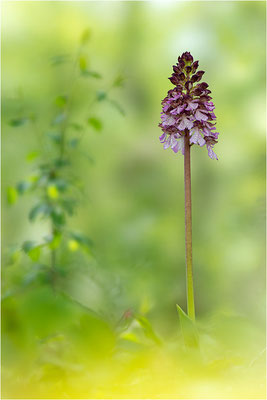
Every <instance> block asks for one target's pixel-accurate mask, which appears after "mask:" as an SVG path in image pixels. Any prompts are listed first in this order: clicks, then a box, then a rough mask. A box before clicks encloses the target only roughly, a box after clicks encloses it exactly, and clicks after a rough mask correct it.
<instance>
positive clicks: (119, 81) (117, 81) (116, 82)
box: [112, 75, 125, 87]
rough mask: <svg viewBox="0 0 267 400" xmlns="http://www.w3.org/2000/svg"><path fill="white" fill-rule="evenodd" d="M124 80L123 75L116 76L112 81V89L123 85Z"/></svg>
mask: <svg viewBox="0 0 267 400" xmlns="http://www.w3.org/2000/svg"><path fill="white" fill-rule="evenodd" d="M124 82H125V78H124V76H123V75H118V76H117V78H116V79H115V80H114V82H113V84H112V86H113V87H122V86H123V85H124Z"/></svg>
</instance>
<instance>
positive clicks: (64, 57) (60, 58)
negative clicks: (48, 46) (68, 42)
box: [51, 54, 70, 66]
mask: <svg viewBox="0 0 267 400" xmlns="http://www.w3.org/2000/svg"><path fill="white" fill-rule="evenodd" d="M69 59H70V56H69V54H59V55H56V56H53V57H51V64H52V65H53V66H58V65H61V64H64V63H65V62H67V61H69Z"/></svg>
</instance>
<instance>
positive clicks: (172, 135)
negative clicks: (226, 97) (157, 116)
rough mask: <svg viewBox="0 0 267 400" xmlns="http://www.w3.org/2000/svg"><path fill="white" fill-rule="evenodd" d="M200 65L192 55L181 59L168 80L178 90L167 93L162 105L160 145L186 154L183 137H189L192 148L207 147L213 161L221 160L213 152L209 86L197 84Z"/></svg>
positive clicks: (212, 112) (215, 134)
mask: <svg viewBox="0 0 267 400" xmlns="http://www.w3.org/2000/svg"><path fill="white" fill-rule="evenodd" d="M197 69H198V61H194V59H193V57H192V55H191V54H190V53H189V52H185V53H183V54H182V56H181V57H178V63H177V64H176V65H174V66H173V71H174V72H173V74H172V76H171V77H170V78H169V79H170V81H171V82H172V83H173V84H174V85H175V87H174V88H173V89H171V90H169V91H168V94H167V96H166V97H165V99H164V100H163V101H162V113H161V123H160V124H159V126H160V127H161V129H162V130H163V132H164V133H163V135H161V136H160V141H161V143H163V147H164V149H167V148H169V147H170V148H171V149H172V150H173V151H174V152H175V153H177V152H179V151H181V152H182V153H183V151H182V150H183V145H182V143H183V141H184V136H185V135H187V134H189V138H190V146H192V145H193V144H195V145H198V146H201V147H202V146H204V145H206V147H207V150H208V155H209V157H210V158H211V159H215V160H218V158H217V155H216V154H215V153H214V151H213V147H214V145H215V144H216V143H217V139H218V135H219V133H218V132H216V133H215V132H214V131H215V130H216V127H215V120H216V116H215V114H214V108H215V106H214V104H213V102H212V101H211V99H212V98H211V96H210V93H211V91H210V90H208V84H207V83H206V82H202V83H198V82H199V81H200V80H201V79H202V76H203V74H204V71H197Z"/></svg>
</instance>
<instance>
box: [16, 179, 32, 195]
mask: <svg viewBox="0 0 267 400" xmlns="http://www.w3.org/2000/svg"><path fill="white" fill-rule="evenodd" d="M31 187H32V183H31V182H28V181H22V182H19V183H18V184H17V191H18V193H19V194H24V193H25V192H27V190H29V189H30V188H31Z"/></svg>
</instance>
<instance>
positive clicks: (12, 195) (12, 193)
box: [7, 186, 18, 205]
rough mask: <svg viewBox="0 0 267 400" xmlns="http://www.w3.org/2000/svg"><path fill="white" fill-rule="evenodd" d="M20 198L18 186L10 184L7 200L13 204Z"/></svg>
mask: <svg viewBox="0 0 267 400" xmlns="http://www.w3.org/2000/svg"><path fill="white" fill-rule="evenodd" d="M17 199H18V192H17V190H16V188H14V187H13V186H10V187H8V188H7V202H8V204H10V205H12V204H15V203H16V202H17Z"/></svg>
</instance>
